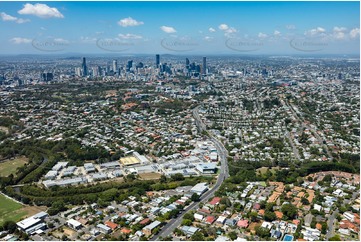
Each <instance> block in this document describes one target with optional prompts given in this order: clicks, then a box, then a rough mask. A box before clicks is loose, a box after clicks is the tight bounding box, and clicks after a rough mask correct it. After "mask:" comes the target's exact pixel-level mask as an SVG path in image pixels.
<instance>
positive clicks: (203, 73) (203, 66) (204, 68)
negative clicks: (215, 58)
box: [202, 57, 207, 75]
mask: <svg viewBox="0 0 361 242" xmlns="http://www.w3.org/2000/svg"><path fill="white" fill-rule="evenodd" d="M202 75H207V58H206V57H203V65H202Z"/></svg>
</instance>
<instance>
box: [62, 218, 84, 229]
mask: <svg viewBox="0 0 361 242" xmlns="http://www.w3.org/2000/svg"><path fill="white" fill-rule="evenodd" d="M66 223H67V225H68V226H69V227H70V228H72V229H74V230H79V229H81V227H83V225H82V224H81V223H80V222H78V221H76V220H75V219H69V220H68V221H66Z"/></svg>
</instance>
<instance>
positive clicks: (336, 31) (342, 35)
mask: <svg viewBox="0 0 361 242" xmlns="http://www.w3.org/2000/svg"><path fill="white" fill-rule="evenodd" d="M346 31H347V29H346V28H345V27H337V26H336V27H334V28H333V33H332V37H333V38H334V39H337V40H343V39H346Z"/></svg>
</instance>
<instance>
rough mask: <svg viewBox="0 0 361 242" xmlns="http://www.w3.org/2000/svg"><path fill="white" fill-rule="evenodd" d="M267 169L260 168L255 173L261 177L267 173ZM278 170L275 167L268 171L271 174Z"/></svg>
mask: <svg viewBox="0 0 361 242" xmlns="http://www.w3.org/2000/svg"><path fill="white" fill-rule="evenodd" d="M268 169H269V168H268V167H261V168H258V169H257V172H258V173H259V174H260V175H263V174H265V173H266V172H267V170H268ZM279 169H280V168H279V167H278V166H276V167H272V168H271V169H269V170H270V172H272V173H273V174H274V173H275V172H276V170H279Z"/></svg>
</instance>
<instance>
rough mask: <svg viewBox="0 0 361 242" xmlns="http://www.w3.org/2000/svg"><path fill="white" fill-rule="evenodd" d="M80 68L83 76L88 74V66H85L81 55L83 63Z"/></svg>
mask: <svg viewBox="0 0 361 242" xmlns="http://www.w3.org/2000/svg"><path fill="white" fill-rule="evenodd" d="M81 68H82V71H83V76H87V75H88V68H87V67H86V60H85V57H83V63H82V64H81Z"/></svg>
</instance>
